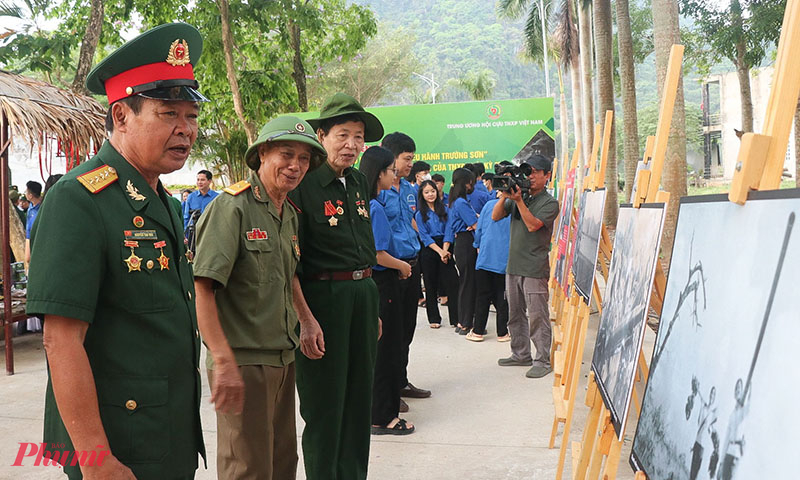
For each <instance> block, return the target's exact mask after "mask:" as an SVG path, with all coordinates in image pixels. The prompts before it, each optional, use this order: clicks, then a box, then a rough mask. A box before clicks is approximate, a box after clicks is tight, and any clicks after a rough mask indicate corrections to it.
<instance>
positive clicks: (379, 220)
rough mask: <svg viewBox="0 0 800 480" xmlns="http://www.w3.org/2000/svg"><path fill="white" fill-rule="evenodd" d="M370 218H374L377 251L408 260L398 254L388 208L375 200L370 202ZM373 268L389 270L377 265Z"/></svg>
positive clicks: (373, 225) (373, 227) (373, 231)
mask: <svg viewBox="0 0 800 480" xmlns="http://www.w3.org/2000/svg"><path fill="white" fill-rule="evenodd" d="M369 216H370V217H371V218H372V236H373V237H375V251H377V252H380V251H385V252H386V253H388V254H389V255H391V256H393V257H394V258H398V259H401V258H407V257H402V256H400V255H399V254H398V253H397V242H396V238H395V236H394V235H393V234H392V228H391V226H390V225H389V218H388V217H387V216H386V208H385V207H384V205H383V204H382V203H381V202H379V201H378V200H377V199H375V198H373V199H372V200H370V202H369ZM373 268H374V269H375V270H378V271H381V270H388V268H386V267H384V266H382V265H377V264H376V265H375V266H374V267H373Z"/></svg>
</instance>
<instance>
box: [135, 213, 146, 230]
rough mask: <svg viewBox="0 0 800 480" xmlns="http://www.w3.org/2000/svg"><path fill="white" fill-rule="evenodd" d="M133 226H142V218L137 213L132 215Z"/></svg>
mask: <svg viewBox="0 0 800 480" xmlns="http://www.w3.org/2000/svg"><path fill="white" fill-rule="evenodd" d="M133 226H134V227H136V228H142V227H144V218H142V217H141V216H139V215H136V216H135V217H133Z"/></svg>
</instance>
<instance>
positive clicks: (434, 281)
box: [419, 238, 458, 326]
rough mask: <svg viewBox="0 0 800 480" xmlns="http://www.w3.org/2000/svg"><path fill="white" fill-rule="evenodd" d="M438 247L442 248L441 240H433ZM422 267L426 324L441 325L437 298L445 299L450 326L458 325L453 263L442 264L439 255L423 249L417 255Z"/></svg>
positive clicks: (456, 274) (455, 277) (456, 285)
mask: <svg viewBox="0 0 800 480" xmlns="http://www.w3.org/2000/svg"><path fill="white" fill-rule="evenodd" d="M434 241H435V242H436V244H437V245H438V246H440V247H441V246H442V239H441V238H434ZM419 259H420V264H421V266H422V281H423V282H425V295H426V296H427V298H428V300H427V301H426V303H425V310H426V312H427V313H428V323H442V316H441V314H440V313H439V303H438V302H437V301H436V300H437V297H441V296H446V297H447V312H448V315H449V317H450V325H453V326H455V325H456V324H457V323H458V273H457V272H456V267H455V265H454V264H453V261H452V260H450V261H448V262H447V263H442V259H441V257H439V254H438V253H436V252H434V251H433V250H431V249H430V248H428V247H425V248H424V249H423V250H422V252H420V255H419Z"/></svg>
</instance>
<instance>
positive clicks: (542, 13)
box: [497, 0, 553, 95]
mask: <svg viewBox="0 0 800 480" xmlns="http://www.w3.org/2000/svg"><path fill="white" fill-rule="evenodd" d="M529 3H530V5H528V4H529ZM552 8H553V2H552V0H500V2H499V3H498V4H497V10H498V12H499V14H500V16H503V17H506V18H509V19H512V20H516V19H518V18H520V17H522V15H523V14H524V13H525V12H526V11H527V13H528V16H527V17H526V19H525V28H524V35H525V49H524V50H525V55H526V56H528V57H530V58H531V59H532V60H535V61H541V62H542V64H543V67H544V74H545V85H546V88H547V92H548V95H549V92H550V85H549V83H550V82H549V71H548V61H547V43H546V42H545V38H546V37H547V36H548V34H547V31H546V29H547V23H548V19H549V18H550V14H551V11H552Z"/></svg>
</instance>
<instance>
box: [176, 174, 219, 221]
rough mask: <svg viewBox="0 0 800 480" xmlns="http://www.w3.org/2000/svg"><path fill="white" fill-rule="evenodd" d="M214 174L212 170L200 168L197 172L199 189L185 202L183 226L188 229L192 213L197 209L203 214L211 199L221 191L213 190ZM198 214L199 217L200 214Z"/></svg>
mask: <svg viewBox="0 0 800 480" xmlns="http://www.w3.org/2000/svg"><path fill="white" fill-rule="evenodd" d="M212 179H213V176H212V175H211V172H209V171H208V170H200V171H199V172H197V190H195V191H194V192H192V193H190V194H189V196H188V197H186V202H185V203H184V204H183V228H184V229H186V228H187V227H188V226H189V220H190V219H191V217H192V213H193V212H194V211H195V210H197V211H199V212H200V214H202V213H203V212H204V211H205V209H206V207H207V206H208V204H209V203H211V200H214V198H216V196H217V195H219V193H217V192H215V191H214V190H211V185H212V184H213V183H214V182H213V180H212ZM200 214H198V217H199V215H200Z"/></svg>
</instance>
